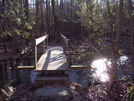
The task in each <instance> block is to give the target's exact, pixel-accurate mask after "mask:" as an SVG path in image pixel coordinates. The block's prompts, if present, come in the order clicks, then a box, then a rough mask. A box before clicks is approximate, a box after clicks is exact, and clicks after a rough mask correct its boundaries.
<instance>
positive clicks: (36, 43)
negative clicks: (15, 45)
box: [35, 34, 48, 46]
mask: <svg viewBox="0 0 134 101" xmlns="http://www.w3.org/2000/svg"><path fill="white" fill-rule="evenodd" d="M47 38H48V34H47V35H44V36H42V37H40V38H37V39H35V46H36V45H38V44H40V43H41V42H42V41H44V40H45V39H47Z"/></svg>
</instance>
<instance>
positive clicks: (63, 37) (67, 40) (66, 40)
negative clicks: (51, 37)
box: [61, 34, 71, 67]
mask: <svg viewBox="0 0 134 101" xmlns="http://www.w3.org/2000/svg"><path fill="white" fill-rule="evenodd" d="M61 38H62V39H63V40H64V42H65V43H66V44H67V47H68V66H69V67H70V65H71V56H70V41H69V39H68V38H66V37H65V36H64V35H62V34H61Z"/></svg>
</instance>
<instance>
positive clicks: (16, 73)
mask: <svg viewBox="0 0 134 101" xmlns="http://www.w3.org/2000/svg"><path fill="white" fill-rule="evenodd" d="M16 61H17V60H11V61H10V62H7V63H6V61H5V64H2V65H0V84H1V85H4V84H6V83H9V82H13V84H14V85H19V84H23V83H33V82H34V78H35V77H36V75H37V74H38V72H34V71H33V70H9V67H12V66H13V64H15V63H16ZM33 63H34V62H33V60H29V59H25V60H24V61H22V62H21V63H20V65H29V66H30V65H33Z"/></svg>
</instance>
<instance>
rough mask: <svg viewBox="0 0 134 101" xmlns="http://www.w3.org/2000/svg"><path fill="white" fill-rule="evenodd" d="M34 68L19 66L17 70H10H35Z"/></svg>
mask: <svg viewBox="0 0 134 101" xmlns="http://www.w3.org/2000/svg"><path fill="white" fill-rule="evenodd" d="M34 68H35V67H34V66H17V68H9V69H10V70H33V69H34Z"/></svg>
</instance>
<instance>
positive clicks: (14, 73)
mask: <svg viewBox="0 0 134 101" xmlns="http://www.w3.org/2000/svg"><path fill="white" fill-rule="evenodd" d="M100 61H101V60H99V61H98V62H100ZM5 62H6V61H5ZM16 62H17V60H11V61H10V62H7V63H5V64H2V65H0V84H1V86H2V85H4V84H6V83H10V82H13V85H15V86H17V85H19V84H26V83H34V79H35V77H36V75H37V74H39V73H40V72H35V71H33V70H9V67H12V66H13V64H15V63H16ZM98 62H97V63H96V64H98V67H97V66H96V67H95V68H96V72H95V73H97V70H98V72H99V73H100V72H101V73H102V74H103V77H106V76H107V74H106V73H105V72H103V71H100V70H105V69H106V68H105V66H101V64H100V63H98ZM129 63H130V56H121V57H120V58H119V59H118V61H117V64H118V71H119V79H121V78H123V77H133V76H134V68H133V66H132V65H130V64H129ZM33 64H34V61H33V60H30V59H25V60H23V61H22V62H21V63H20V65H25V66H26V65H28V66H32V65H33ZM88 72H89V71H87V70H71V71H67V72H66V73H67V74H69V76H70V82H77V83H79V84H82V85H88V83H89V78H88ZM104 73H105V74H104ZM94 76H95V77H100V76H99V74H95V75H94ZM97 79H98V78H97ZM104 79H107V77H106V78H102V80H104Z"/></svg>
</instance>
